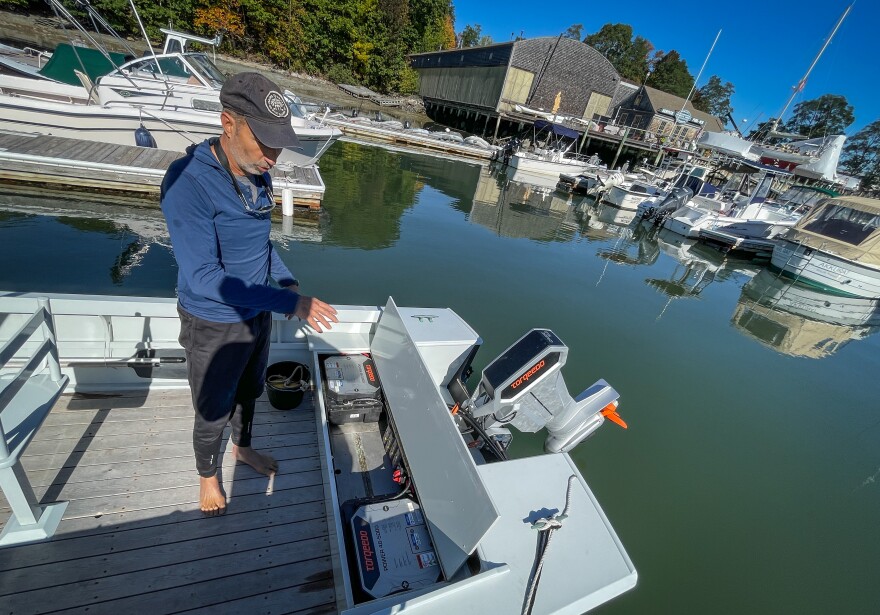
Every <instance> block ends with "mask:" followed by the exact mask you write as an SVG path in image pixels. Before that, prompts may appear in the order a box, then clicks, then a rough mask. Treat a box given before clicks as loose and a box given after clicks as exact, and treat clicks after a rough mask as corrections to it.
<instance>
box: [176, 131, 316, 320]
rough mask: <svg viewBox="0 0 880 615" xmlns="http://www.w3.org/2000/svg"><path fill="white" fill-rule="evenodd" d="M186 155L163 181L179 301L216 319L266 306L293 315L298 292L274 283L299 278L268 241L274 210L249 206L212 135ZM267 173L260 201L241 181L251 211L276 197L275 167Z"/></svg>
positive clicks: (251, 312) (243, 316) (242, 315)
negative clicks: (270, 188)
mask: <svg viewBox="0 0 880 615" xmlns="http://www.w3.org/2000/svg"><path fill="white" fill-rule="evenodd" d="M186 154H187V155H186V156H184V157H183V158H180V159H178V160H176V161H174V162H173V163H172V164H171V166H170V167H169V168H168V171H167V172H166V173H165V179H163V180H162V213H164V214H165V220H166V222H167V223H168V232H169V234H170V235H171V245H172V247H173V248H174V257H175V259H176V260H177V265H178V275H177V297H178V302H179V304H180V307H182V308H183V309H184V310H186V311H187V312H189V313H190V314H192V315H193V316H198V317H199V318H202V319H204V320H209V321H212V322H239V321H243V320H247V319H249V318H253V317H254V316H256V315H257V314H259V313H260V312H263V311H272V312H279V313H281V314H290V313H292V312H293V311H294V310H296V303H297V300H298V299H299V295H297V294H296V293H294V292H293V291H290V290H287V289H286V288H275V287H274V286H271V285H270V283H269V279H270V278H273V279H274V280H275V281H276V282H277V283H278V284H280V285H281V286H289V285H290V284H293V283H294V277H293V275H292V274H291V273H290V271H289V270H288V269H287V267H285V266H284V263H283V262H282V261H281V258H280V257H279V256H278V254H277V253H276V252H275V249H274V248H273V247H272V242H270V241H269V229H270V227H271V225H272V221H271V213H268V212H267V213H256V212H249V211H247V210H246V209H245V207H244V204H243V203H242V202H241V199H240V198H239V197H238V193H237V192H236V190H235V186H234V185H233V183H232V181H233V180H232V178H231V177H230V175H229V173H228V172H227V171H226V169H224V168H223V166H222V165H221V164H220V162H219V161H218V160H217V158H215V157H214V154H213V153H212V152H211V146H210V145H209V144H208V142H207V141H205V142H204V143H200V144H198V145H193V146H190V147H189V148H188V149H187V150H186ZM263 178H264V180H265V181H264V182H261V184H262V186H261V187H260V189H259V193H258V194H257V198H256V203H254V202H253V195H252V192H251V190H250V189H249V187H248V186H244V187H242V193H243V194H244V197H245V198H246V199H247V200H248V202H249V204H250V205H251V208H252V209H258V208H259V207H260V206H262V205H265V204H266V203H267V202H268V199H269V198H270V197H269V195H268V193H267V190H266V188H265V186H266V185H267V184H268V182H270V181H271V179H270V178H269V174H268V173H266V174H265V175H264V176H263Z"/></svg>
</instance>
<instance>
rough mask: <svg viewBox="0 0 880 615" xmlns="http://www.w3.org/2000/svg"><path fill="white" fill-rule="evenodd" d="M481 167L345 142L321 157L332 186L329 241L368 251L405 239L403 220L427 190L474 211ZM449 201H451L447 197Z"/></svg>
mask: <svg viewBox="0 0 880 615" xmlns="http://www.w3.org/2000/svg"><path fill="white" fill-rule="evenodd" d="M480 169H481V166H480V165H475V164H470V163H466V162H457V161H450V160H445V159H442V158H436V157H432V156H418V155H412V154H406V153H402V152H397V151H393V150H388V149H385V148H382V147H365V146H363V145H358V144H356V143H350V142H339V143H337V144H335V145H334V147H333V149H332V150H330V151H329V152H328V153H327V154H326V155H325V156H323V157H322V158H321V175H322V177H323V179H324V183H325V184H326V185H327V191H326V193H325V195H324V201H323V207H324V210H325V212H326V214H327V215H326V217H325V219H324V221H323V223H322V231H323V240H324V241H325V242H327V243H329V244H332V245H337V246H343V247H346V248H357V249H362V250H379V249H383V248H388V247H391V246H392V245H394V244H395V243H396V242H397V241H398V240H399V239H400V220H401V217H402V216H403V215H404V213H405V212H406V211H407V210H409V209H411V208H412V207H413V206H414V205H415V204H416V201H417V198H419V197H420V196H422V195H424V194H425V188H426V187H430V188H431V189H433V190H435V191H437V192H440V193H442V194H443V195H445V196H447V197H449V198H450V199H451V200H452V203H451V205H452V206H453V207H454V208H456V209H459V210H462V211H465V212H467V211H469V209H470V203H471V200H472V199H473V195H474V191H475V187H476V185H477V177H478V175H479V173H480ZM444 201H445V200H444Z"/></svg>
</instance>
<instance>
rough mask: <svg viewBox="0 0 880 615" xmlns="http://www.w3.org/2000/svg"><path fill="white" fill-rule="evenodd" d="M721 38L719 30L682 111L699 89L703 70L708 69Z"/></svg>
mask: <svg viewBox="0 0 880 615" xmlns="http://www.w3.org/2000/svg"><path fill="white" fill-rule="evenodd" d="M719 38H721V30H718V34H716V35H715V40H714V41H713V42H712V46H711V47H710V48H709V53H707V54H706V59H705V60H703V65H702V66H701V67H700V72H698V73H697V78H696V79H694V85H692V86H691V91H690V92H688V95H687V98H685V99H684V103H682V105H681V111H684V110H685V107H687V104H688V101H689V100H690V99H691V96H693V95H694V90H696V89H697V83H699V82H700V76H701V75H702V74H703V70H704V69H705V68H706V64H707V63H708V62H709V56H711V55H712V52H713V51H714V50H715V45H717V44H718V39H719Z"/></svg>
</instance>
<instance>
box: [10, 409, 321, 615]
mask: <svg viewBox="0 0 880 615" xmlns="http://www.w3.org/2000/svg"><path fill="white" fill-rule="evenodd" d="M105 405H112V406H115V407H113V408H102V407H101V406H105ZM192 413H193V410H192V407H191V401H190V396H189V393H188V391H174V392H171V391H167V392H163V393H154V394H151V395H144V394H143V393H141V394H135V393H128V394H123V395H113V396H107V397H103V398H99V397H88V396H75V395H68V396H65V398H63V399H62V400H61V401H60V402H59V404H58V406H57V407H56V408H55V409H54V410H53V412H52V413H50V417H49V420H47V424H46V425H45V426H44V428H43V429H41V431H40V432H38V434H37V437H36V439H35V440H34V442H33V444H32V446H31V447H30V449H29V451H28V454H27V455H26V456H25V458H24V460H23V463H24V464H25V467H26V468H27V471H28V474H29V476H30V477H31V480H32V482H33V483H34V484H35V491H36V492H37V494H38V497H44V498H46V499H45V501H53V500H56V499H60V500H69V501H70V504H69V506H68V508H67V511H66V514H65V518H64V520H63V521H62V523H61V526H60V528H59V531H58V533H57V534H56V536H55V537H54V538H53V539H52V540H49V541H44V542H41V543H34V544H28V545H18V546H14V547H8V548H3V549H0V572H2V574H0V603H2V605H3V610H4V611H6V612H14V613H16V614H18V613H44V612H47V611H53V612H56V611H58V612H69V613H82V612H84V611H88V612H89V613H113V614H116V613H119V612H123V611H126V610H128V611H134V612H149V613H151V615H159V614H161V613H177V612H197V613H198V612H204V613H206V612H207V611H208V610H209V609H210V611H211V612H212V613H217V612H218V611H219V612H220V613H240V612H248V613H258V612H266V613H270V612H271V613H280V612H297V613H331V612H335V608H336V593H335V591H336V590H335V587H336V584H335V583H334V579H333V577H332V560H331V549H330V545H329V537H328V525H327V520H326V508H325V507H326V497H325V495H326V494H325V485H324V473H323V472H322V471H321V459H320V457H319V456H318V451H319V446H318V435H317V431H316V427H315V416H314V408H313V406H312V405H311V404H310V403H308V404H303V406H301V407H300V408H299V409H297V411H296V412H281V411H277V410H274V409H271V407H270V406H269V404H268V403H266V402H265V401H261V402H259V403H258V407H257V413H256V416H255V426H254V431H255V434H256V435H255V437H254V440H253V446H254V447H255V448H260V449H261V450H266V451H267V452H269V453H271V454H274V455H275V456H276V457H277V458H278V460H279V473H278V475H277V476H276V477H275V479H274V491H273V493H272V494H271V495H267V494H266V488H267V484H268V479H267V477H265V476H263V475H260V474H258V473H257V472H255V471H254V470H253V469H251V468H250V467H248V466H246V465H243V464H237V463H236V462H235V460H234V459H232V457H231V455H224V459H223V465H222V468H221V470H220V478H221V480H222V484H223V487H224V490H225V491H226V493H227V496H228V498H229V504H228V512H227V513H226V514H225V515H223V516H221V517H215V518H207V517H204V516H203V515H202V513H201V512H200V511H199V510H198V497H199V493H198V491H199V487H198V475H197V474H196V473H195V472H194V470H193V458H192ZM43 432H45V433H43ZM227 432H228V429H227ZM230 448H231V447H230V445H229V443H228V441H227V442H226V444H225V450H226V451H227V452H228V451H229V449H230ZM2 504H3V505H4V506H2V507H0V522H2V523H3V524H5V521H6V519H7V517H8V514H9V511H8V508H6V507H5V502H2ZM220 562H222V565H220Z"/></svg>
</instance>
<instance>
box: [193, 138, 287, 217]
mask: <svg viewBox="0 0 880 615" xmlns="http://www.w3.org/2000/svg"><path fill="white" fill-rule="evenodd" d="M209 143H210V144H211V146H212V147H213V148H214V152H215V153H216V154H217V160H219V161H220V164H221V165H222V166H223V168H224V169H226V172H227V173H229V177H230V179H232V185H233V186H234V187H235V192H236V194H238V198H239V200H241V204H242V205H244V209H245V211H247V212H248V213H252V214H266V213H269V212H270V211H272V210H273V209H275V193H274V192H273V191H272V186H271V185H269V183H268V182H267V181H266V179H265V178H264V177H263V176H262V175H260V176H259V178H260V180H259V181H260V184H261V187H262V188H263V189H264V190H265V191H266V196H267V197H268V198H269V202H268V203H267V204H266V205H263V206H261V207H253V206H251V204H250V203H248V200H247V198H246V197H245V196H244V193H243V192H242V191H241V186H239V184H238V179H236V177H235V175H233V174H232V169H230V168H229V159H228V158H227V157H226V152H224V151H223V148H222V147H221V146H220V138H219V137H214V138H212V139H210V140H209Z"/></svg>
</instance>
